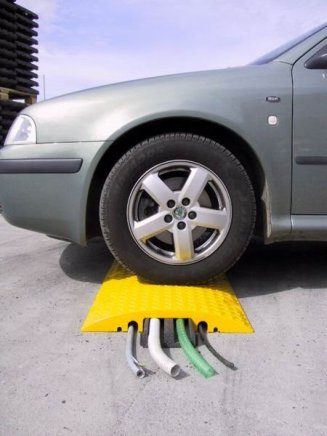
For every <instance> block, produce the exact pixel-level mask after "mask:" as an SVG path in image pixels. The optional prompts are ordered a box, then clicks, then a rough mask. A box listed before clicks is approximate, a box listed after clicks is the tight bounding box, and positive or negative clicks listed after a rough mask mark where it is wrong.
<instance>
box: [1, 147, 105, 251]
mask: <svg viewBox="0 0 327 436" xmlns="http://www.w3.org/2000/svg"><path fill="white" fill-rule="evenodd" d="M108 146H109V143H108V142H89V143H79V142H76V143H66V144H58V143H49V144H29V145H11V146H7V147H4V149H2V150H1V152H0V154H1V157H3V158H6V159H10V158H12V159H13V158H15V159H23V158H24V157H26V155H28V157H29V159H33V158H34V159H38V158H39V157H40V156H42V157H43V158H48V159H51V158H54V157H56V158H57V157H59V156H60V158H61V159H65V158H66V159H71V158H77V157H78V158H82V159H83V164H82V167H81V169H80V171H79V172H78V173H73V174H40V173H34V174H0V186H1V187H2V188H4V189H0V191H1V196H0V198H1V200H0V203H1V204H3V205H4V210H3V215H4V217H5V218H6V220H7V221H8V222H10V223H11V224H13V225H16V226H18V227H22V228H25V229H28V230H34V231H38V232H41V233H45V234H48V235H51V236H54V237H58V238H62V239H68V240H70V241H74V242H77V243H79V244H81V245H86V242H87V241H86V223H85V221H86V207H87V196H88V190H89V186H90V183H91V180H92V176H93V174H94V171H95V168H96V166H97V164H98V162H99V160H100V158H101V156H102V153H103V151H102V149H105V150H106V149H107V148H108Z"/></svg>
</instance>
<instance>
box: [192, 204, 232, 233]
mask: <svg viewBox="0 0 327 436" xmlns="http://www.w3.org/2000/svg"><path fill="white" fill-rule="evenodd" d="M192 211H194V212H195V213H196V218H195V219H194V220H192V224H194V226H199V227H207V228H208V229H218V230H223V229H224V228H225V226H226V224H227V221H228V215H227V211H226V209H222V210H216V209H208V208H206V207H193V208H192Z"/></svg>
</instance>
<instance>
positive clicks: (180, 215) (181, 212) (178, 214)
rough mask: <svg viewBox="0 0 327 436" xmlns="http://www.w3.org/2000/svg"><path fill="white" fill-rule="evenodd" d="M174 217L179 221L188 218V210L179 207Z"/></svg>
mask: <svg viewBox="0 0 327 436" xmlns="http://www.w3.org/2000/svg"><path fill="white" fill-rule="evenodd" d="M174 217H175V218H176V219H177V220H183V219H184V218H185V217H186V209H185V207H183V206H178V207H176V209H175V210H174Z"/></svg>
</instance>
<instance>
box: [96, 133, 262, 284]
mask: <svg viewBox="0 0 327 436" xmlns="http://www.w3.org/2000/svg"><path fill="white" fill-rule="evenodd" d="M180 139H188V140H190V141H197V142H202V143H203V144H206V146H208V147H212V148H214V149H219V150H220V152H221V153H224V154H225V155H226V156H227V157H228V158H229V159H231V160H232V161H233V163H234V165H235V166H236V167H237V168H238V170H239V171H240V172H241V173H242V174H243V176H244V178H245V180H246V181H247V183H248V189H249V190H250V192H251V199H250V201H251V206H252V212H253V216H254V219H253V222H252V228H251V231H250V232H249V234H248V238H247V240H246V241H245V243H244V244H243V247H241V248H240V251H239V255H238V256H237V258H235V259H234V260H233V262H231V263H230V264H229V265H227V266H226V267H225V268H224V270H223V271H220V272H219V273H218V274H214V275H212V276H211V277H208V279H206V280H199V281H196V280H192V281H191V282H190V283H186V285H191V284H205V283H208V282H209V281H213V280H214V279H215V278H217V277H219V275H221V274H222V273H223V272H226V271H227V270H229V269H230V268H231V267H232V266H233V265H234V264H235V263H236V262H237V261H238V260H239V259H240V258H241V256H242V255H243V253H244V251H245V250H246V248H247V246H248V244H249V242H250V240H251V237H252V234H253V230H254V226H255V216H256V200H255V193H254V189H253V187H252V183H251V181H250V178H249V176H248V174H247V172H246V171H245V169H244V167H243V165H242V164H241V163H240V161H239V160H238V159H237V158H236V157H235V156H234V155H233V154H232V153H231V152H230V151H229V150H228V149H227V148H225V147H224V146H223V145H221V144H219V143H218V142H216V141H214V140H212V139H209V138H206V137H204V136H199V135H196V134H190V133H165V134H161V135H157V136H153V137H151V138H148V139H146V140H144V141H142V142H140V143H139V144H137V145H135V146H134V147H132V148H131V149H130V150H128V151H127V152H126V153H125V154H124V155H123V156H122V157H121V158H120V159H119V160H118V161H117V163H116V164H115V165H114V167H113V168H112V170H111V171H110V173H109V175H108V177H107V179H106V181H105V183H104V186H103V195H101V200H100V206H99V209H100V210H99V212H100V223H101V228H102V232H103V236H104V238H105V240H106V243H107V245H108V248H109V250H110V252H111V253H112V255H113V256H114V257H115V259H116V260H117V261H118V262H119V263H120V265H122V266H123V267H124V268H125V269H126V270H127V271H129V272H130V273H132V274H136V272H135V271H133V270H131V268H129V267H128V266H127V265H126V264H125V263H124V261H123V260H122V259H121V258H120V256H119V253H118V252H117V250H116V249H115V247H114V246H113V244H112V241H111V236H110V231H109V228H108V226H107V223H106V221H105V220H104V219H103V216H104V215H105V214H104V208H105V202H104V201H103V199H104V197H105V196H106V194H107V193H108V190H109V188H110V184H111V181H112V179H113V178H114V177H115V175H116V173H117V172H119V171H120V169H121V167H122V166H123V165H124V164H125V162H126V161H128V160H129V159H130V158H131V157H132V156H133V155H135V154H138V153H140V152H141V151H142V149H143V148H144V146H146V145H148V144H149V145H150V144H155V143H157V142H158V141H162V140H170V141H179V140H180ZM145 280H147V279H146V278H145Z"/></svg>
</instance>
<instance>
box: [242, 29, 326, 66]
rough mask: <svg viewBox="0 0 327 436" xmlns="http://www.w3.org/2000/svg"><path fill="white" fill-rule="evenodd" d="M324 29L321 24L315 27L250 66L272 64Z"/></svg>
mask: <svg viewBox="0 0 327 436" xmlns="http://www.w3.org/2000/svg"><path fill="white" fill-rule="evenodd" d="M325 27H326V24H323V25H321V26H319V27H316V28H315V29H313V30H310V31H309V32H306V33H305V34H304V35H301V36H298V37H297V38H295V39H292V41H289V42H287V43H286V44H283V45H281V46H280V47H278V48H276V49H275V50H273V51H270V52H269V53H267V54H265V55H263V56H261V57H259V58H258V59H256V60H255V61H253V62H251V64H250V65H263V64H268V62H272V61H273V60H275V59H277V58H279V56H281V55H282V54H284V53H286V52H287V51H288V50H290V49H291V48H293V47H295V46H296V45H298V44H300V43H301V42H303V41H304V40H306V39H307V38H310V36H312V35H314V34H315V33H317V32H319V31H320V30H321V29H324V28H325Z"/></svg>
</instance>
